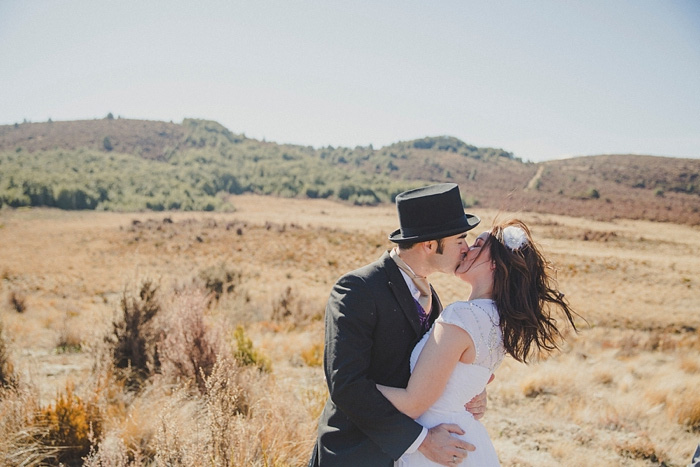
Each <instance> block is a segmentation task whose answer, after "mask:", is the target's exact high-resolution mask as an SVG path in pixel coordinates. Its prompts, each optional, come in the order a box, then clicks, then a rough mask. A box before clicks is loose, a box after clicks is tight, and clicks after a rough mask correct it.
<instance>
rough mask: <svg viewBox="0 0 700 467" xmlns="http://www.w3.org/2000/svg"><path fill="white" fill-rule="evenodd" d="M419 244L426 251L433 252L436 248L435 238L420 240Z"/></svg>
mask: <svg viewBox="0 0 700 467" xmlns="http://www.w3.org/2000/svg"><path fill="white" fill-rule="evenodd" d="M421 246H422V247H423V249H424V250H425V252H426V253H434V252H435V250H436V249H437V240H428V241H427V242H422V243H421Z"/></svg>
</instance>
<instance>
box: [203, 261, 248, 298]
mask: <svg viewBox="0 0 700 467" xmlns="http://www.w3.org/2000/svg"><path fill="white" fill-rule="evenodd" d="M199 278H200V279H201V280H203V281H204V287H206V289H207V290H208V291H209V292H211V293H212V294H213V295H214V298H215V299H216V300H219V298H221V296H222V295H223V294H225V293H227V294H228V293H232V292H233V291H234V289H235V288H236V286H238V284H239V282H240V278H241V274H240V273H238V272H235V271H233V270H231V269H229V268H227V267H226V264H225V263H220V264H218V265H216V266H211V267H209V268H206V269H203V270H202V271H201V272H200V273H199Z"/></svg>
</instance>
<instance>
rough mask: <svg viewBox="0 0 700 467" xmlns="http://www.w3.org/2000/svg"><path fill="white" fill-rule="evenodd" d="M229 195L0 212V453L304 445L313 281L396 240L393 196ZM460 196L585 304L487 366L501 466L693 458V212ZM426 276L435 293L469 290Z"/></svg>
mask: <svg viewBox="0 0 700 467" xmlns="http://www.w3.org/2000/svg"><path fill="white" fill-rule="evenodd" d="M232 202H233V204H234V205H235V206H236V209H237V211H236V212H233V213H226V214H223V213H221V214H218V213H181V212H178V213H169V212H160V213H154V212H148V213H101V212H88V211H82V212H75V211H72V212H64V211H56V210H2V211H0V326H1V334H0V464H2V465H23V466H32V465H58V464H59V462H62V463H64V464H66V465H91V466H126V465H169V466H179V465H182V466H199V465H202V466H205V465H206V466H220V465H226V466H228V465H231V466H300V465H305V463H306V461H307V459H308V456H309V454H310V451H311V447H312V444H313V442H314V439H315V430H316V421H317V417H318V415H319V414H320V411H321V409H322V407H323V404H324V402H325V398H326V396H327V390H326V387H325V383H324V379H323V371H322V368H321V360H322V348H323V313H324V306H325V301H326V298H327V296H328V293H329V291H330V288H331V286H332V284H333V283H334V281H335V280H336V279H337V278H338V277H339V276H340V275H341V274H342V273H344V272H346V271H349V270H352V269H354V268H357V267H359V266H361V265H363V264H365V263H367V262H370V261H372V260H374V259H376V258H378V257H379V256H380V255H381V254H382V252H383V251H384V250H386V249H388V248H390V247H391V244H390V242H388V240H387V234H388V233H389V232H391V231H392V230H394V229H395V228H396V227H397V222H398V221H397V218H396V214H395V209H394V207H393V206H382V207H372V208H368V207H354V206H348V205H340V204H335V203H332V202H329V201H309V200H303V201H302V200H291V199H276V198H267V197H255V196H241V197H234V198H233V199H232ZM472 211H474V212H475V213H476V214H479V215H480V216H481V217H482V225H483V226H484V227H485V228H486V227H488V226H489V225H490V224H491V221H492V220H493V219H494V217H495V216H496V215H498V216H499V217H500V218H509V217H520V218H522V219H524V220H525V221H526V222H527V223H528V224H529V225H530V226H531V228H532V231H533V235H534V236H535V238H536V240H537V241H538V242H539V243H540V244H541V246H542V247H543V249H544V251H545V252H546V253H547V254H548V257H549V258H550V259H551V260H552V261H553V263H554V264H555V266H556V267H557V270H558V274H557V277H558V281H559V286H560V289H561V291H562V292H564V293H565V294H566V297H567V298H568V299H569V301H570V302H571V304H572V305H573V307H574V308H575V310H576V311H577V312H578V313H579V314H580V316H581V318H580V319H578V321H577V324H578V326H579V328H580V332H579V333H578V334H571V333H570V334H569V335H568V337H567V342H566V344H565V345H564V347H563V349H562V352H561V353H557V354H554V355H551V356H549V357H548V358H544V359H542V360H540V361H537V362H534V363H532V364H530V365H528V366H524V365H522V364H519V363H517V362H515V361H514V360H513V359H510V358H507V359H506V360H505V362H504V363H503V365H502V366H501V368H500V369H499V371H498V373H497V375H496V379H495V381H494V382H493V383H491V384H490V385H489V388H488V397H489V408H488V411H487V414H486V416H485V417H484V419H483V422H484V424H485V425H486V427H487V428H488V430H489V432H490V433H491V436H492V438H493V441H494V444H495V446H496V450H497V452H498V454H499V456H500V459H501V462H502V464H503V465H504V466H516V465H517V466H590V465H603V466H606V465H609V466H619V465H622V466H645V465H660V464H661V465H668V466H671V465H675V466H684V465H687V464H688V463H689V462H690V460H691V456H692V453H693V452H694V451H695V449H696V447H697V446H698V443H700V390H698V388H700V256H699V255H698V252H699V251H700V228H697V227H689V226H680V225H674V224H666V223H653V222H644V221H624V220H617V221H615V222H593V221H588V220H586V219H581V218H571V217H564V216H553V215H542V214H535V213H496V212H495V211H485V210H480V209H478V207H477V208H475V209H472ZM481 230H482V229H479V228H477V229H476V232H475V233H474V234H470V237H469V239H470V240H473V239H474V237H475V236H476V234H478V233H479V232H480V231H481ZM432 279H433V285H434V286H435V288H436V289H437V291H438V293H439V294H440V296H441V299H442V302H443V303H444V304H447V303H450V302H451V301H454V300H459V299H465V298H466V297H467V296H468V289H467V286H465V285H464V284H463V283H461V282H460V281H459V280H458V279H457V278H455V277H448V276H435V277H434V278H432ZM125 362H126V363H125Z"/></svg>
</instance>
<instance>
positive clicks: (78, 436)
mask: <svg viewBox="0 0 700 467" xmlns="http://www.w3.org/2000/svg"><path fill="white" fill-rule="evenodd" d="M35 422H36V423H37V424H38V425H39V426H42V427H45V428H46V432H45V433H44V435H43V442H44V444H46V445H48V446H53V447H56V448H58V449H59V450H58V454H57V460H58V461H59V462H62V463H65V464H67V465H75V466H78V465H82V458H83V457H85V456H87V455H88V454H89V452H90V447H91V446H92V440H93V439H97V438H99V436H100V434H101V429H102V423H101V419H100V415H99V410H98V409H97V407H96V406H95V405H94V404H90V403H86V402H84V401H83V400H82V399H81V398H80V397H78V396H77V395H75V394H74V393H73V388H72V387H71V386H70V385H67V386H66V392H65V394H59V395H58V398H57V400H56V402H55V403H54V404H53V405H50V406H49V407H47V408H44V409H42V410H41V411H40V412H39V414H38V415H37V418H36V420H35Z"/></svg>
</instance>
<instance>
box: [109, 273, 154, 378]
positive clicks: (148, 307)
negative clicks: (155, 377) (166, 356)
mask: <svg viewBox="0 0 700 467" xmlns="http://www.w3.org/2000/svg"><path fill="white" fill-rule="evenodd" d="M157 291H158V286H157V285H155V284H154V283H153V282H152V281H150V280H146V281H144V282H143V284H142V285H141V288H140V290H139V294H138V297H133V296H131V295H130V294H129V293H127V291H124V293H123V295H122V299H121V316H120V317H119V318H118V319H117V320H115V321H113V322H112V332H111V334H109V335H107V336H106V337H105V341H106V342H107V343H108V344H110V345H111V347H112V360H113V363H114V366H115V367H116V368H117V369H118V370H122V377H123V378H124V379H125V381H126V383H127V387H129V388H131V389H138V388H139V387H140V386H141V384H142V383H143V381H144V380H145V379H146V378H148V377H149V376H150V375H152V374H154V373H157V372H158V370H159V368H160V359H159V356H158V349H157V341H158V338H159V337H160V336H159V333H158V330H157V329H156V327H155V325H154V318H155V317H156V315H157V314H158V312H160V310H161V305H160V302H159V301H158V299H157Z"/></svg>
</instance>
